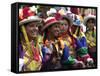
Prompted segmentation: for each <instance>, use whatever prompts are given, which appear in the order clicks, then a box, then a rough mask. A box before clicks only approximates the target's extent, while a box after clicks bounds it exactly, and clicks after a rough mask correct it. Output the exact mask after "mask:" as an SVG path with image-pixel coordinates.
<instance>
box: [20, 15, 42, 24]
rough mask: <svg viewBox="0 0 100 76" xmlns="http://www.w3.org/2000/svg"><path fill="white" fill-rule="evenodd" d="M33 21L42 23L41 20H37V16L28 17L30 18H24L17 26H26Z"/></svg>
mask: <svg viewBox="0 0 100 76" xmlns="http://www.w3.org/2000/svg"><path fill="white" fill-rule="evenodd" d="M33 21H40V22H41V21H42V19H41V18H39V17H38V16H30V17H28V18H25V19H23V20H21V21H20V22H19V25H20V26H21V25H23V24H26V23H29V22H33Z"/></svg>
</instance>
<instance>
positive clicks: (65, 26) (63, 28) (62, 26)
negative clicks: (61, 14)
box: [61, 20, 69, 32]
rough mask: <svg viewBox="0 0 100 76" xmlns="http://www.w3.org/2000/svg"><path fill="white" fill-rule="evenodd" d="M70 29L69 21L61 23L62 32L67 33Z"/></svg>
mask: <svg viewBox="0 0 100 76" xmlns="http://www.w3.org/2000/svg"><path fill="white" fill-rule="evenodd" d="M68 27H69V23H68V21H67V20H62V22H61V30H63V31H64V32H66V31H67V30H68Z"/></svg>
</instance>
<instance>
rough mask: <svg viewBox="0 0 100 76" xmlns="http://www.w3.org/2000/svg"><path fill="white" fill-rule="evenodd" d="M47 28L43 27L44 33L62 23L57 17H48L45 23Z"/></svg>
mask: <svg viewBox="0 0 100 76" xmlns="http://www.w3.org/2000/svg"><path fill="white" fill-rule="evenodd" d="M44 22H45V26H43V28H42V31H43V30H45V29H46V28H48V27H49V26H51V25H52V24H55V23H60V22H59V21H58V20H57V19H56V18H55V17H48V18H47V19H46V20H45V21H44Z"/></svg>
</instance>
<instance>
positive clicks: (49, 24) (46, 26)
mask: <svg viewBox="0 0 100 76" xmlns="http://www.w3.org/2000/svg"><path fill="white" fill-rule="evenodd" d="M55 23H60V22H59V21H53V22H51V23H48V24H46V25H45V26H44V27H43V28H42V31H44V30H45V29H46V28H48V27H49V26H51V25H52V24H55Z"/></svg>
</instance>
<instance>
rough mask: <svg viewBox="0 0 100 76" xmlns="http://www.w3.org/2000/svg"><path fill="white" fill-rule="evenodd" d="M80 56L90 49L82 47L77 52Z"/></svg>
mask: <svg viewBox="0 0 100 76" xmlns="http://www.w3.org/2000/svg"><path fill="white" fill-rule="evenodd" d="M77 54H78V56H80V57H82V56H83V55H86V54H88V49H87V48H80V49H79V50H78V52H77Z"/></svg>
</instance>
